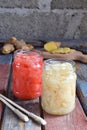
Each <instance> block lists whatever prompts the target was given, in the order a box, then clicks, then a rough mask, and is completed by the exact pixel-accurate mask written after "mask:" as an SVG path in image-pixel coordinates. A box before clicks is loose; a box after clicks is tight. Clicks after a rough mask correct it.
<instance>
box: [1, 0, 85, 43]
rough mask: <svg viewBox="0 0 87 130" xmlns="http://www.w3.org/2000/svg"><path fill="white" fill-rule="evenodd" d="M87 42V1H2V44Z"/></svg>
mask: <svg viewBox="0 0 87 130" xmlns="http://www.w3.org/2000/svg"><path fill="white" fill-rule="evenodd" d="M12 36H16V37H17V38H18V39H24V40H26V41H29V40H32V39H33V40H34V39H35V40H57V39H87V0H0V41H4V40H7V39H8V38H10V37H12Z"/></svg>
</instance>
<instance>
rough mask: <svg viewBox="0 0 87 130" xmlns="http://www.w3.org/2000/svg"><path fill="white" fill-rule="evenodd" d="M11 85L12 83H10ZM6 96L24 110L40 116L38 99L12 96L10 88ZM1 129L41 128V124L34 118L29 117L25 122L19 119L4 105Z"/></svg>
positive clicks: (30, 129)
mask: <svg viewBox="0 0 87 130" xmlns="http://www.w3.org/2000/svg"><path fill="white" fill-rule="evenodd" d="M10 87H12V83H10ZM8 97H9V98H10V99H11V100H13V101H15V102H16V103H17V104H19V105H20V106H22V107H23V108H25V109H26V110H28V111H30V112H33V113H34V114H36V115H38V116H40V105H39V99H35V100H27V101H23V100H20V99H17V98H15V97H14V95H13V93H12V91H11V88H10V89H9V91H8ZM2 130H41V125H40V124H38V123H36V122H35V121H34V120H32V119H29V121H28V122H27V123H24V122H23V121H22V120H20V119H19V118H18V117H17V116H16V115H15V114H14V113H13V112H12V111H11V110H9V108H7V107H6V109H5V113H4V116H3V122H2Z"/></svg>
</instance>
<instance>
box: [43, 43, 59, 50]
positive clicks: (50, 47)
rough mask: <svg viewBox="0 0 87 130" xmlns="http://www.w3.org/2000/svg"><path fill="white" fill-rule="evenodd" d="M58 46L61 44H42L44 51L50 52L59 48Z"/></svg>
mask: <svg viewBox="0 0 87 130" xmlns="http://www.w3.org/2000/svg"><path fill="white" fill-rule="evenodd" d="M60 45H61V42H55V41H50V42H47V43H45V44H44V49H45V50H46V51H48V52H50V51H52V50H55V49H57V48H59V47H60Z"/></svg>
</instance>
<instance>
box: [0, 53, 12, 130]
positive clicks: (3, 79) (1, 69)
mask: <svg viewBox="0 0 87 130" xmlns="http://www.w3.org/2000/svg"><path fill="white" fill-rule="evenodd" d="M11 61H12V56H11V55H8V56H7V57H5V55H0V93H3V94H6V91H7V86H8V81H9V75H10V68H11ZM2 111H3V105H2V103H1V102H0V125H1V116H2ZM0 129H1V128H0Z"/></svg>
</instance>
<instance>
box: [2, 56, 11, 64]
mask: <svg viewBox="0 0 87 130" xmlns="http://www.w3.org/2000/svg"><path fill="white" fill-rule="evenodd" d="M11 62H12V54H8V55H3V54H2V55H0V64H11Z"/></svg>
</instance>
